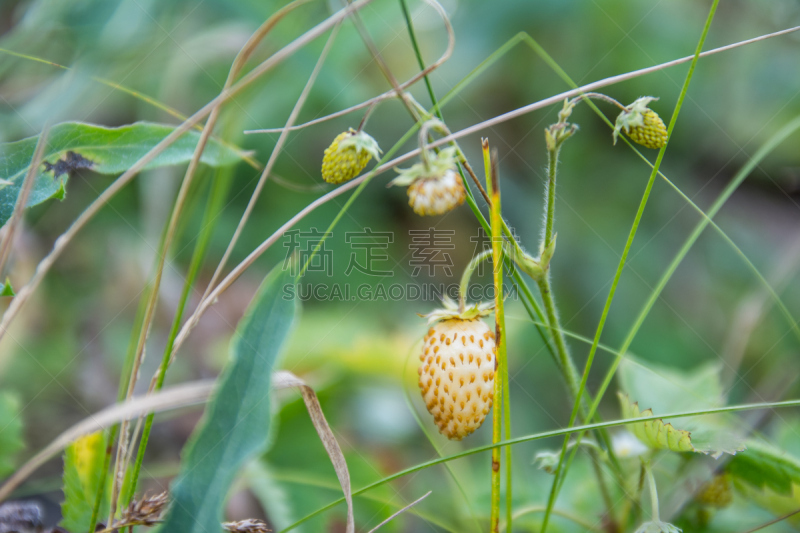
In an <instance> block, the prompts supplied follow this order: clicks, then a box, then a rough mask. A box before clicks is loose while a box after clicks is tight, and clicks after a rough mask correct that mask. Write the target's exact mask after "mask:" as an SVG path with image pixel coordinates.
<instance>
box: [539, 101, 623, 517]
mask: <svg viewBox="0 0 800 533" xmlns="http://www.w3.org/2000/svg"><path fill="white" fill-rule="evenodd" d="M573 107H574V101H573V102H570V101H564V108H563V110H562V111H561V112H560V113H559V122H558V123H556V124H553V125H552V126H550V127H549V128H547V129H546V130H545V138H546V141H547V155H548V159H549V161H548V169H547V187H546V188H545V190H546V199H545V227H544V234H543V236H542V243H541V251H542V253H544V252H545V251H546V250H550V253H551V254H552V250H553V246H554V241H555V234H554V233H553V223H554V220H555V197H556V177H557V174H558V155H559V152H560V150H561V145H562V144H563V143H564V141H566V140H567V139H569V138H570V137H571V136H572V134H573V133H575V131H576V130H577V127H576V126H575V125H574V124H569V123H568V122H567V118H569V115H570V113H571V112H572V108H573ZM545 268H546V270H545V272H544V275H542V276H541V277H539V278H538V279H537V280H536V283H537V284H538V286H539V292H541V294H542V303H543V305H544V309H545V313H546V315H547V323H548V325H549V327H550V334H551V337H552V339H553V344H554V346H555V348H556V355H557V358H556V362H557V363H558V366H559V370H561V373H562V375H563V377H564V380H565V381H566V383H567V388H568V390H569V393H570V399H571V400H572V401H573V402H576V401H577V402H579V403H580V405H579V407H578V408H579V409H580V412H581V416H582V418H583V420H585V421H587V422H588V418H587V417H586V409H585V406H584V401H585V398H584V401H581V399H580V385H579V380H578V373H577V370H576V367H575V363H574V362H573V361H572V357H571V356H570V354H569V349H568V348H567V343H566V341H565V339H564V333H563V330H562V327H561V323H560V321H559V318H558V311H557V309H556V303H555V299H554V298H553V292H552V288H551V285H550V269H549V262H548V264H546V265H545ZM564 452H565V450H562V453H564ZM589 455H590V457H591V459H592V467H593V469H594V472H595V476H596V477H597V482H598V486H599V488H600V493H601V495H602V497H603V502H604V504H605V506H606V511H607V513H608V517H609V519H610V522H611V524H612V530H613V529H615V526H614V524H615V521H614V518H613V514H612V512H613V507H614V503H613V500H612V499H611V494H610V492H609V490H608V487H607V485H606V481H605V477H604V476H603V471H602V468H601V467H600V459H599V456H598V454H597V451H596V450H592V449H590V450H589ZM559 466H560V465H559ZM558 474H559V469H556V477H555V479H554V482H553V487H552V489H551V491H550V496H549V499H548V502H547V511H546V512H545V515H544V518H543V520H542V532H544V531H545V530H546V529H547V524H548V521H549V519H550V514H551V512H552V508H553V505H554V504H555V496H556V494H557V492H558V490H557V486H558V483H557V481H558V479H559V476H558Z"/></svg>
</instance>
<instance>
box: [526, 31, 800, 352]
mask: <svg viewBox="0 0 800 533" xmlns="http://www.w3.org/2000/svg"><path fill="white" fill-rule="evenodd" d="M521 40H522V41H524V42H525V43H526V44H528V45H529V46H530V47H531V48H532V49H533V50H534V51H535V52H536V54H537V55H539V57H540V58H541V59H542V60H543V61H545V62H546V63H547V64H548V65H549V66H550V67H551V68H552V69H553V70H554V71H555V72H556V73H557V74H558V75H559V76H560V77H561V78H562V79H563V80H564V81H565V82H566V83H567V84H568V85H569V86H570V87H572V88H573V89H577V88H578V85H577V84H576V83H575V81H574V80H573V79H572V78H570V77H569V75H568V74H567V73H566V72H565V71H564V70H563V69H562V68H561V67H560V65H558V63H557V62H556V61H555V60H554V59H553V58H552V57H551V56H550V54H548V53H547V51H546V50H545V49H544V48H542V46H541V45H540V44H539V43H537V42H536V40H535V39H533V37H531V36H530V35H528V34H527V33H523V34H521ZM585 103H586V104H587V105H588V106H590V107H591V108H592V110H593V111H594V112H595V113H596V114H597V116H599V117H600V118H601V119H602V120H603V122H605V123H606V125H608V126H609V127H610V128H612V129H613V128H614V124H613V122H611V120H610V119H609V118H608V117H607V116H606V115H605V114H604V113H603V112H602V111H601V110H600V108H598V107H597V105H595V103H594V102H593V101H592V100H590V99H587V100H585ZM620 139H621V140H622V142H624V143H625V144H626V145H627V146H628V147H629V148H630V149H631V150H633V151H634V152H635V153H636V155H637V157H639V159H641V160H642V161H644V162H645V163H646V164H647V165H648V166H649V167H650V168H651V169H652V168H653V166H654V165H653V163H651V162H650V160H649V159H647V157H645V156H644V154H642V152H641V150H639V149H638V148H636V146H634V144H633V143H632V142H631V141H630V140H628V138H627V137H625V136H622V137H620ZM658 175H659V176H660V177H661V179H663V180H664V181H665V182H666V183H667V184H668V185H669V186H670V187H671V188H672V189H673V190H674V191H675V192H676V193H678V195H679V196H680V197H681V198H682V199H683V200H684V201H685V202H686V203H688V204H689V205H690V206H691V207H692V209H694V210H695V211H696V212H697V214H699V215H700V216H701V217H703V218H704V219H705V220H706V222H708V224H710V225H711V226H712V227H713V228H714V229H715V230H716V231H717V233H718V234H719V236H720V237H722V239H723V240H724V241H725V242H726V244H728V245H729V246H730V247H731V248H732V249H733V251H734V252H735V253H736V254H737V255H738V256H739V257H740V258H741V259H742V261H743V262H744V263H745V265H746V266H747V267H748V268H749V269H750V271H751V272H752V273H753V275H754V276H755V277H756V278H758V280H759V281H760V282H761V283H762V284H763V285H764V288H765V289H766V290H767V291H768V292H769V294H770V296H771V297H772V299H773V301H774V302H775V304H776V305H777V306H778V308H779V309H780V311H781V313H782V314H783V316H784V317H785V318H786V321H787V322H788V323H789V325H790V326H792V330H793V331H794V334H795V336H797V338H798V340H800V326H798V324H797V322H796V321H795V319H794V317H793V316H792V314H791V312H790V311H789V309H788V308H787V307H786V304H785V303H784V302H783V300H782V299H781V298H780V296H778V294H777V293H776V292H775V290H774V288H773V287H772V286H771V285H770V283H769V282H768V281H767V279H766V278H765V277H764V275H763V274H762V273H761V272H760V271H759V270H758V268H757V267H756V266H755V265H754V264H753V262H752V261H750V259H749V258H748V257H747V255H746V254H745V253H744V252H743V251H742V250H741V248H739V246H738V245H737V244H736V243H735V242H734V241H733V239H731V238H730V237H729V236H728V234H727V233H725V231H724V230H723V229H722V228H720V227H719V226H718V225H717V223H716V222H714V221H713V220H712V219H711V218H710V217H709V216H708V215H707V214H706V212H705V211H703V210H702V209H701V208H700V207H699V206H698V205H697V204H695V203H694V201H692V199H691V198H689V197H688V196H687V195H686V194H685V193H684V192H683V191H682V190H681V189H680V187H678V186H677V185H675V183H673V182H672V181H671V180H670V179H669V178H667V176H666V175H664V173H663V172H661V170H658Z"/></svg>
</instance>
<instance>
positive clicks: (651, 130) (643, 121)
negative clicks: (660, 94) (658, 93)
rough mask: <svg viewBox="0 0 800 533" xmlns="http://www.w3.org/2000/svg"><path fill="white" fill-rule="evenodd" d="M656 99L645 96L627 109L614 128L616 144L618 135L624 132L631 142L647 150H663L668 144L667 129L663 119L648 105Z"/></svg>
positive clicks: (620, 115)
mask: <svg viewBox="0 0 800 533" xmlns="http://www.w3.org/2000/svg"><path fill="white" fill-rule="evenodd" d="M653 100H656V98H653V97H651V96H643V97H642V98H639V99H638V100H636V101H635V102H634V103H632V104H631V105H629V106H628V107H626V108H625V110H624V111H623V112H622V113H620V114H619V116H618V117H617V123H616V125H615V127H614V143H615V144H616V142H617V135H619V132H620V131H624V132H625V133H626V134H627V135H628V137H630V138H631V140H632V141H633V142H635V143H637V144H641V145H642V146H646V147H647V148H655V149H658V148H661V147H662V146H664V145H665V144H666V143H667V127H666V126H665V125H664V121H663V120H661V117H659V116H658V114H657V113H656V112H655V111H653V110H652V109H650V108H648V107H647V105H648V104H649V103H650V102H651V101H653Z"/></svg>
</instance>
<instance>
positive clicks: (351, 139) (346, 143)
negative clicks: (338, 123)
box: [336, 128, 383, 159]
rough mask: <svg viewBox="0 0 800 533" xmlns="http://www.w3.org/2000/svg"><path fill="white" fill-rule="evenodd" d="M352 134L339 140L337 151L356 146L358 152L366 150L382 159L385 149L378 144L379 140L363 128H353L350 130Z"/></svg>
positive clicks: (375, 157)
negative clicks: (357, 129) (358, 129)
mask: <svg viewBox="0 0 800 533" xmlns="http://www.w3.org/2000/svg"><path fill="white" fill-rule="evenodd" d="M349 133H350V135H349V136H347V138H345V139H343V140H342V141H341V142H339V146H338V147H337V149H336V151H337V152H342V151H344V150H346V149H348V148H354V149H355V151H356V153H357V154H360V153H361V152H366V153H368V154H369V155H371V156H372V157H373V158H374V159H380V157H381V154H382V153H383V150H381V148H380V146H378V142H377V141H376V140H375V139H374V138H373V137H372V135H369V134H368V133H367V132H365V131H363V130H361V131H356V130H354V129H353V128H350V130H349Z"/></svg>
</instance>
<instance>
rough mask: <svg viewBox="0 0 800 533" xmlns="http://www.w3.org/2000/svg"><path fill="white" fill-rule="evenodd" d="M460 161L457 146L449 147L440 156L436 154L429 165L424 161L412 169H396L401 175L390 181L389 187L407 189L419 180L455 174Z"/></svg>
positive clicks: (414, 165) (415, 164)
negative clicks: (450, 172)
mask: <svg viewBox="0 0 800 533" xmlns="http://www.w3.org/2000/svg"><path fill="white" fill-rule="evenodd" d="M459 159H460V157H459V154H458V149H457V148H456V147H455V146H448V147H447V148H444V149H442V150H441V151H440V152H439V153H438V154H434V155H433V156H432V158H431V159H430V161H428V163H427V164H426V163H425V161H424V160H423V161H420V162H419V163H414V164H413V165H411V167H410V168H395V171H397V173H398V174H399V175H398V176H397V177H396V178H395V179H393V180H392V181H390V182H389V185H387V187H391V186H395V185H397V186H401V187H407V186H409V185H411V184H412V183H414V182H415V181H416V180H418V179H426V178H439V177H441V176H444V174H445V173H446V172H448V171H453V172H455V170H456V163H457V162H458V161H459Z"/></svg>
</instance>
